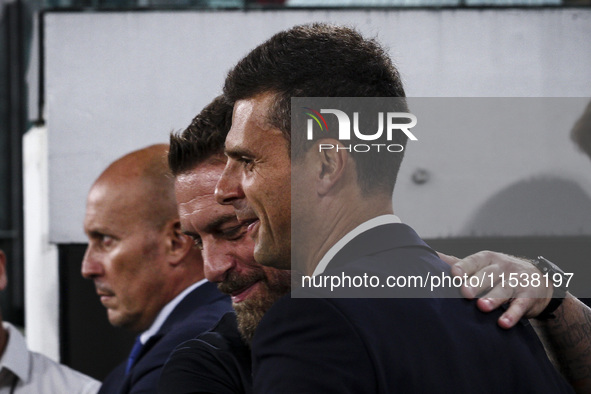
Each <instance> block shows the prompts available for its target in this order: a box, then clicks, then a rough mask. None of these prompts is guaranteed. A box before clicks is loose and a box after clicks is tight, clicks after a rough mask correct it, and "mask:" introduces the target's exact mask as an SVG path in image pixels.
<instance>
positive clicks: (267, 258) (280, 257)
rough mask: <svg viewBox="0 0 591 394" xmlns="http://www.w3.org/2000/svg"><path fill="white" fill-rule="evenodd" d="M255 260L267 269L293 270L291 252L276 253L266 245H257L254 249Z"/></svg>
mask: <svg viewBox="0 0 591 394" xmlns="http://www.w3.org/2000/svg"><path fill="white" fill-rule="evenodd" d="M253 256H254V260H255V261H256V262H257V263H259V264H260V265H263V266H265V267H270V268H277V269H282V270H289V269H291V252H290V251H289V250H287V251H286V252H283V253H276V252H275V251H273V250H272V249H271V248H268V247H265V245H264V243H262V242H261V243H257V244H256V245H255V248H254V253H253Z"/></svg>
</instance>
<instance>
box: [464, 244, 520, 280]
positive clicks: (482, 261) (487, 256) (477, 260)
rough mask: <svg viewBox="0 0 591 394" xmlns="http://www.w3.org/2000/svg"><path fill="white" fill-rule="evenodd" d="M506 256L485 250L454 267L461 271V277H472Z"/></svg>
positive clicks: (466, 258)
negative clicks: (466, 275) (464, 275)
mask: <svg viewBox="0 0 591 394" xmlns="http://www.w3.org/2000/svg"><path fill="white" fill-rule="evenodd" d="M505 256H506V255H503V254H502V253H496V252H490V251H488V250H485V251H482V252H478V253H475V254H473V255H470V256H468V257H465V258H463V259H462V260H458V261H457V262H456V263H455V264H454V267H457V269H459V270H460V271H461V272H460V273H459V274H460V275H463V274H468V276H470V275H473V274H474V273H475V272H478V271H480V270H482V269H483V268H485V267H487V266H489V265H492V264H494V263H495V259H496V260H500V259H501V258H504V257H505ZM507 257H509V256H507ZM454 274H455V273H454Z"/></svg>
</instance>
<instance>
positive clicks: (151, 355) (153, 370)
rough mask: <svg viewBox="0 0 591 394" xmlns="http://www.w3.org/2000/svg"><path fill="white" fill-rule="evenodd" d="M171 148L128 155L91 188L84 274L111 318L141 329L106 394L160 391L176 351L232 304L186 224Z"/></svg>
mask: <svg viewBox="0 0 591 394" xmlns="http://www.w3.org/2000/svg"><path fill="white" fill-rule="evenodd" d="M167 152H168V145H153V146H150V147H147V148H144V149H141V150H138V151H135V152H132V153H129V154H127V155H125V156H123V157H122V158H120V159H119V160H117V161H115V162H114V163H112V164H111V165H110V166H109V167H108V168H107V169H106V170H105V171H104V172H103V173H102V174H101V175H100V176H99V178H98V179H97V180H96V181H95V183H94V184H93V186H92V187H91V189H90V192H89V194H88V200H87V207H86V217H85V219H84V231H85V232H86V235H87V236H88V239H89V244H88V248H87V250H86V253H85V255H84V260H83V262H82V275H83V276H84V277H85V278H87V279H92V280H93V281H94V284H95V286H96V291H97V294H98V295H99V297H100V301H101V303H102V304H103V305H104V306H105V308H107V316H108V319H109V322H110V323H111V324H112V325H114V326H117V327H122V328H125V329H128V330H130V331H133V332H137V333H139V334H140V335H138V337H137V339H136V344H135V345H134V348H133V349H132V351H131V353H130V357H129V359H128V360H127V361H126V362H124V363H122V364H121V365H120V366H118V367H117V368H116V369H115V370H113V371H112V372H111V373H110V374H109V376H108V377H107V378H106V380H105V381H104V382H103V386H102V387H101V391H100V392H101V393H109V394H111V393H136V392H142V393H148V392H156V387H157V382H158V377H159V375H160V371H161V369H162V366H163V365H164V363H165V361H166V359H167V358H168V355H169V354H170V352H171V351H172V350H173V349H174V348H175V347H176V346H177V345H178V344H180V343H181V342H183V341H185V340H187V339H190V338H193V337H195V336H196V335H198V334H199V333H201V332H203V331H205V330H207V329H208V328H210V327H211V326H212V325H213V324H214V323H215V322H216V321H217V320H218V319H219V318H220V317H221V316H222V315H223V314H224V313H225V312H227V311H229V310H230V309H231V307H230V302H229V300H228V298H227V297H226V296H224V295H222V294H221V293H220V292H219V291H218V290H217V289H216V287H215V285H213V284H211V283H209V282H207V281H206V279H205V278H204V273H203V260H202V258H201V253H200V250H199V249H198V248H197V247H195V245H194V244H193V242H192V240H191V239H190V238H189V237H187V236H185V235H184V234H182V232H181V230H180V223H179V217H178V214H177V209H176V200H175V196H174V185H173V179H172V177H171V176H170V173H169V171H168V165H167V162H166V157H167Z"/></svg>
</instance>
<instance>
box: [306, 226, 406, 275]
mask: <svg viewBox="0 0 591 394" xmlns="http://www.w3.org/2000/svg"><path fill="white" fill-rule="evenodd" d="M392 223H401V221H400V219H399V218H398V216H396V215H392V214H388V215H381V216H376V217H375V218H373V219H369V220H368V221H366V222H363V223H361V224H360V225H359V226H357V227H355V228H354V229H353V230H351V231H349V232H348V233H347V234H346V235H345V236H344V237H343V238H341V239H339V240H338V242H337V243H335V244H334V245H333V246H332V247H331V248H330V249H329V250H328V252H326V254H325V255H324V257H322V259H321V260H320V262H319V263H318V265H317V266H316V268H315V269H314V273H313V274H312V275H313V276H316V275H320V274H322V273H323V272H324V270H325V269H326V267H327V266H328V263H330V261H331V260H332V259H333V257H334V256H335V255H336V254H337V253H338V252H339V251H340V250H341V249H342V248H343V247H344V246H345V245H347V244H348V243H349V242H351V240H353V238H355V237H357V236H358V235H359V234H361V233H364V232H366V231H367V230H371V229H372V228H374V227H378V226H382V225H384V224H392Z"/></svg>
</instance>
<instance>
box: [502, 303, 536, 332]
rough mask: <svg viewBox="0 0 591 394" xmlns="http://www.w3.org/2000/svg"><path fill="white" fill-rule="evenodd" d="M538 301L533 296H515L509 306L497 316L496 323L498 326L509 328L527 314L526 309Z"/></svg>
mask: <svg viewBox="0 0 591 394" xmlns="http://www.w3.org/2000/svg"><path fill="white" fill-rule="evenodd" d="M537 301H539V300H538V299H535V298H515V299H514V300H513V301H512V302H511V304H509V308H507V310H506V311H505V313H503V314H502V315H501V317H499V320H498V324H499V326H500V327H502V328H505V329H509V328H511V327H513V326H514V325H515V324H517V322H518V321H519V320H521V318H522V317H524V316H525V317H532V316H528V311H530V310H531V309H532V307H533V306H534V305H535V304H536V302H537Z"/></svg>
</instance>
